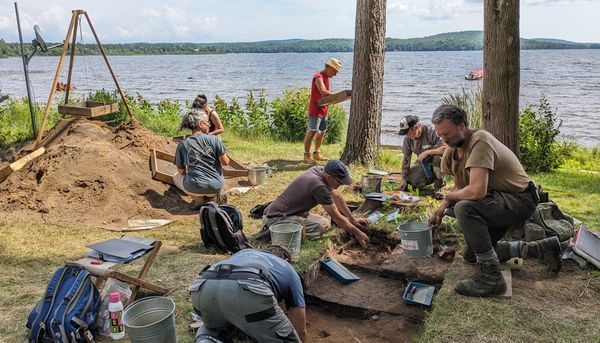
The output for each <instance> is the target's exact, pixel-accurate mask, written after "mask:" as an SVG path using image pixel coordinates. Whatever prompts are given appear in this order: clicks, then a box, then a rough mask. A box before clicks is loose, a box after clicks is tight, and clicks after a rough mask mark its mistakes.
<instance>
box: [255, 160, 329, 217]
mask: <svg viewBox="0 0 600 343" xmlns="http://www.w3.org/2000/svg"><path fill="white" fill-rule="evenodd" d="M324 173H325V171H324V170H323V167H321V166H316V167H312V168H310V169H308V170H307V171H305V172H304V173H302V174H301V175H300V176H298V178H296V180H294V181H293V182H292V183H291V184H290V185H289V186H288V187H287V188H286V189H285V191H283V193H281V195H279V196H278V197H277V199H275V201H273V202H272V203H271V204H270V205H269V206H268V207H267V208H266V209H265V213H264V214H265V215H266V216H267V217H282V216H285V217H287V216H294V215H296V216H303V217H305V216H306V215H307V214H308V211H310V209H311V208H313V207H315V206H317V205H331V204H333V198H332V196H331V188H329V187H328V186H327V184H326V183H325V179H324V178H323V177H324Z"/></svg>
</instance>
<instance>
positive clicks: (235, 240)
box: [200, 201, 251, 253]
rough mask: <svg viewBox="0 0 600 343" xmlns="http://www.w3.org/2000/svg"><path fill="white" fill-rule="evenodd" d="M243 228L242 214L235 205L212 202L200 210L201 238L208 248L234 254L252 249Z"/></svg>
mask: <svg viewBox="0 0 600 343" xmlns="http://www.w3.org/2000/svg"><path fill="white" fill-rule="evenodd" d="M243 228H244V224H243V221H242V214H241V213H240V211H239V210H238V209H237V208H236V207H235V206H233V205H221V206H219V205H217V204H216V203H215V202H212V201H210V202H208V203H206V205H204V206H202V207H201V208H200V238H202V242H203V243H204V245H205V246H207V247H218V248H220V249H222V250H226V251H229V252H232V253H236V252H238V251H240V250H242V249H246V248H251V246H250V245H249V244H248V239H247V238H246V235H244V232H243V231H242V229H243Z"/></svg>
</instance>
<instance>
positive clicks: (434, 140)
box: [398, 115, 446, 192]
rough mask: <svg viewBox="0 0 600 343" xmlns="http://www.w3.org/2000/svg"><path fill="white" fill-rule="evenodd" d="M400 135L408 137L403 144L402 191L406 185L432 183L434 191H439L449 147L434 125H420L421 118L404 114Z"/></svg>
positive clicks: (418, 186)
mask: <svg viewBox="0 0 600 343" xmlns="http://www.w3.org/2000/svg"><path fill="white" fill-rule="evenodd" d="M398 134H399V135H400V136H406V137H405V138H404V142H403V144H402V154H403V155H404V159H403V160H402V180H401V181H400V184H399V186H400V190H404V189H406V186H407V185H411V186H412V187H413V188H423V187H425V186H427V185H430V184H432V183H433V184H434V188H435V191H436V192H437V191H439V190H440V189H441V188H442V186H443V185H444V179H443V178H442V175H441V172H440V160H441V158H442V154H443V153H444V151H445V150H446V144H444V142H442V140H441V139H440V137H439V136H438V135H437V133H436V132H435V129H434V128H433V127H430V126H427V125H423V124H421V123H420V122H419V117H417V116H413V115H408V116H405V117H404V118H402V119H401V120H400V131H399V132H398ZM413 153H414V154H416V155H417V161H416V163H415V164H414V165H413V166H412V167H411V166H410V162H411V159H412V154H413Z"/></svg>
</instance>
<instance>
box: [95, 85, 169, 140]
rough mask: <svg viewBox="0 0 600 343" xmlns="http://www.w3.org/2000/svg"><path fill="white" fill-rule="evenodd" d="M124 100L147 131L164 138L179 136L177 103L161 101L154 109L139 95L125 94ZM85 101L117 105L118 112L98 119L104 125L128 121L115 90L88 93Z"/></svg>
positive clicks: (127, 115)
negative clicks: (116, 103)
mask: <svg viewBox="0 0 600 343" xmlns="http://www.w3.org/2000/svg"><path fill="white" fill-rule="evenodd" d="M125 99H126V100H127V105H129V109H130V110H131V114H132V115H133V116H134V117H135V118H137V119H138V120H139V121H140V122H141V123H142V124H143V125H144V126H145V127H147V128H148V129H149V130H152V131H153V132H155V133H157V134H159V135H162V136H166V137H173V136H177V135H178V134H179V132H180V131H179V122H180V120H181V115H180V112H181V106H180V104H179V102H177V101H173V100H169V99H166V100H161V101H160V102H159V103H158V105H156V107H154V106H152V104H150V102H149V101H148V100H147V99H146V98H144V97H143V96H142V95H141V94H139V93H137V94H136V96H135V97H132V96H130V95H128V94H125ZM87 100H89V101H99V102H118V103H119V112H117V113H111V114H107V115H105V116H102V117H100V119H101V120H102V121H104V122H106V123H109V124H112V125H118V124H121V123H123V122H126V121H127V120H129V114H128V113H127V109H126V108H125V105H124V104H123V102H122V101H121V95H120V94H119V93H118V91H116V90H115V91H112V92H110V91H107V90H105V89H101V90H98V91H96V92H94V93H90V94H89V95H88V97H87Z"/></svg>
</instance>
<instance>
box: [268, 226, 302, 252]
mask: <svg viewBox="0 0 600 343" xmlns="http://www.w3.org/2000/svg"><path fill="white" fill-rule="evenodd" d="M269 231H270V232H271V244H273V245H281V246H283V247H286V248H287V249H288V250H289V251H290V254H291V255H292V260H294V261H297V260H298V258H299V257H300V246H301V244H302V225H300V224H298V223H296V222H286V221H283V222H279V223H277V224H273V225H271V226H270V227H269Z"/></svg>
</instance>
